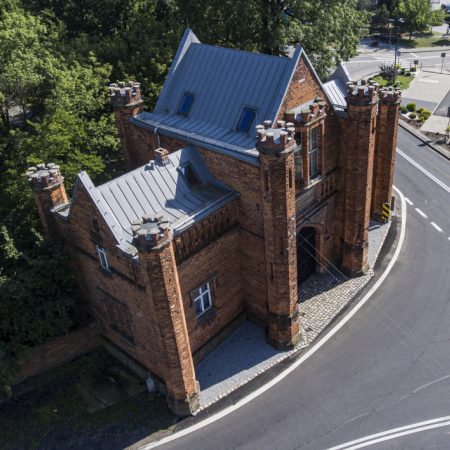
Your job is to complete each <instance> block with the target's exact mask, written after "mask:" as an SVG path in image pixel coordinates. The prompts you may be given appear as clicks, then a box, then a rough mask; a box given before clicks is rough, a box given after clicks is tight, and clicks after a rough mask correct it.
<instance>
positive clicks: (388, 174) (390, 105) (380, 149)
mask: <svg viewBox="0 0 450 450" xmlns="http://www.w3.org/2000/svg"><path fill="white" fill-rule="evenodd" d="M400 102H401V91H400V90H399V89H396V90H393V89H390V90H383V91H381V96H380V104H379V108H378V121H377V141H376V145H375V158H374V168H373V192H372V219H374V220H377V221H378V222H383V221H384V220H383V204H384V203H389V204H390V203H391V197H392V185H393V183H394V167H395V151H396V148H397V132H398V119H399V109H400Z"/></svg>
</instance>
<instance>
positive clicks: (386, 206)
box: [383, 203, 391, 219]
mask: <svg viewBox="0 0 450 450" xmlns="http://www.w3.org/2000/svg"><path fill="white" fill-rule="evenodd" d="M390 210H391V205H390V203H383V219H389V213H390Z"/></svg>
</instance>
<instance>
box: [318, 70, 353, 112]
mask: <svg viewBox="0 0 450 450" xmlns="http://www.w3.org/2000/svg"><path fill="white" fill-rule="evenodd" d="M349 81H352V77H351V76H350V73H349V71H348V70H347V67H346V65H345V63H344V62H341V63H340V64H339V66H338V67H337V68H336V70H335V71H334V72H333V74H332V75H331V77H330V78H329V79H328V81H327V82H326V83H324V85H323V87H324V89H325V92H326V93H327V95H328V97H329V98H330V101H331V102H332V103H333V105H335V106H336V105H337V106H340V107H343V108H346V107H347V102H346V100H345V97H346V96H347V88H346V83H347V82H349Z"/></svg>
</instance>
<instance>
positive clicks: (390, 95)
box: [380, 88, 402, 103]
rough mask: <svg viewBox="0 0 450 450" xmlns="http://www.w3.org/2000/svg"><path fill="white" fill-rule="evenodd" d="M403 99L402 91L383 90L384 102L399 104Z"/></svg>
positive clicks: (382, 98) (382, 97)
mask: <svg viewBox="0 0 450 450" xmlns="http://www.w3.org/2000/svg"><path fill="white" fill-rule="evenodd" d="M401 98H402V91H401V89H394V88H389V89H383V90H382V91H381V96H380V99H381V101H383V102H386V103H396V102H399V101H400V100H401Z"/></svg>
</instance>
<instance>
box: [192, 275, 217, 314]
mask: <svg viewBox="0 0 450 450" xmlns="http://www.w3.org/2000/svg"><path fill="white" fill-rule="evenodd" d="M192 298H193V300H194V304H195V312H196V313H197V317H199V316H201V315H202V314H203V313H204V312H205V311H207V310H208V309H209V308H211V306H212V302H211V288H210V285H209V283H206V284H204V285H203V286H201V287H199V288H198V289H195V291H193V292H192Z"/></svg>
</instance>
